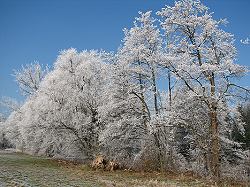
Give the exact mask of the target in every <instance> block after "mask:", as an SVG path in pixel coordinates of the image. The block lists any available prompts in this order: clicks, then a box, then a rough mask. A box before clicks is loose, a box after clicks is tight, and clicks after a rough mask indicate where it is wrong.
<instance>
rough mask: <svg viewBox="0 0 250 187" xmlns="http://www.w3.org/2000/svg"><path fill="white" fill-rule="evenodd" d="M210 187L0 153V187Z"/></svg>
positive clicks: (156, 175) (155, 175) (159, 176)
mask: <svg viewBox="0 0 250 187" xmlns="http://www.w3.org/2000/svg"><path fill="white" fill-rule="evenodd" d="M5 186H6V187H31V186H32V187H33V186H34V187H43V186H44V187H45V186H46V187H49V186H51V187H57V186H58V187H64V186H65V187H73V186H74V187H81V186H83V187H85V186H86V187H88V186H93V187H95V186H96V187H98V186H107V187H133V186H134V187H135V186H136V187H141V186H145V187H165V186H169V187H174V186H211V184H210V185H209V184H208V183H205V182H204V181H203V182H202V180H197V179H194V178H188V177H183V176H179V177H173V176H169V175H166V174H159V173H141V172H131V171H114V172H108V171H102V170H93V169H91V168H89V167H88V166H86V165H82V164H73V163H70V162H65V161H60V160H54V159H50V158H45V157H36V156H30V155H26V154H22V153H14V152H7V151H0V187H5Z"/></svg>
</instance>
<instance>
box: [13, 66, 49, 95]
mask: <svg viewBox="0 0 250 187" xmlns="http://www.w3.org/2000/svg"><path fill="white" fill-rule="evenodd" d="M48 72H49V68H48V66H45V67H43V66H42V65H40V64H39V63H38V62H35V63H34V64H27V65H25V66H22V69H21V70H14V76H15V78H16V81H17V83H18V85H19V88H20V91H21V93H22V94H23V95H31V94H33V93H34V92H36V91H37V90H38V88H39V85H40V82H41V81H42V79H43V78H44V77H45V75H46V74H47V73H48Z"/></svg>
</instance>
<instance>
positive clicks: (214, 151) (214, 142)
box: [209, 74, 220, 180]
mask: <svg viewBox="0 0 250 187" xmlns="http://www.w3.org/2000/svg"><path fill="white" fill-rule="evenodd" d="M209 81H210V86H211V90H210V91H211V97H212V101H211V104H210V120H211V124H210V128H211V150H210V151H211V161H210V165H211V171H212V176H213V178H214V179H215V180H218V179H219V177H220V171H219V168H220V167H219V157H220V145H219V144H220V143H219V129H218V125H219V124H218V118H217V104H216V103H215V101H214V98H213V97H214V96H215V80H214V74H212V76H211V78H210V79H209Z"/></svg>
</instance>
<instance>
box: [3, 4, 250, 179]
mask: <svg viewBox="0 0 250 187" xmlns="http://www.w3.org/2000/svg"><path fill="white" fill-rule="evenodd" d="M156 15H157V19H156V18H154V17H152V11H148V12H145V13H142V12H139V17H138V18H136V19H135V21H134V26H133V27H132V28H130V29H124V38H123V43H122V45H121V47H120V48H119V49H118V50H117V52H116V53H112V52H105V51H96V50H90V51H87V50H86V51H81V52H77V50H76V49H73V48H71V49H68V50H63V51H61V52H60V54H59V56H58V57H57V60H56V61H55V63H54V65H53V68H51V69H50V70H49V68H48V67H47V66H46V67H44V66H42V65H40V64H38V63H34V64H31V65H27V66H24V67H23V68H22V69H21V70H19V71H15V77H16V80H17V82H18V84H19V86H20V89H21V91H22V93H23V94H25V95H26V96H27V99H26V101H25V102H24V104H23V105H21V106H20V107H19V108H17V109H15V110H14V111H13V112H12V113H11V114H10V116H9V117H8V118H7V119H6V121H5V122H4V123H3V125H2V126H3V127H4V128H3V130H2V131H3V132H4V134H5V136H6V137H7V139H8V141H10V142H11V144H12V145H14V146H15V147H16V148H17V149H19V150H21V151H23V152H27V153H31V154H38V155H47V156H51V157H61V158H65V159H74V160H81V161H86V162H87V161H89V160H93V159H94V158H95V157H96V156H98V155H104V156H105V157H107V158H110V159H113V160H116V161H117V162H119V163H120V164H122V165H123V166H124V167H126V168H130V169H144V170H145V169H149V170H160V171H174V172H187V171H191V172H193V173H196V174H199V175H201V176H206V177H211V178H213V179H215V180H218V179H219V178H223V177H229V178H234V179H238V180H247V179H249V178H248V177H249V175H250V174H249V173H250V172H249V168H250V166H249V159H250V158H249V156H250V155H249V154H250V153H249V132H250V130H249V111H250V110H249V105H246V106H240V103H242V102H243V101H245V100H248V99H249V97H248V96H249V90H248V89H246V88H244V87H241V86H239V85H237V84H235V83H234V82H235V80H236V79H237V78H239V77H242V76H244V75H246V73H247V71H248V70H247V68H246V67H244V66H241V65H239V64H236V63H235V62H236V53H237V49H236V47H235V45H234V38H233V35H232V34H230V33H228V32H226V31H224V30H223V25H224V24H226V22H227V21H226V20H225V19H221V20H215V19H214V18H213V15H212V13H210V12H209V9H208V7H206V6H205V5H203V4H202V3H201V2H200V1H199V0H180V1H177V2H175V4H174V5H172V6H165V7H163V8H162V9H161V10H160V11H158V12H157V13H156ZM248 101H249V100H248ZM244 133H245V134H244Z"/></svg>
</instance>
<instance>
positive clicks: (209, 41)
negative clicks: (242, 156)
mask: <svg viewBox="0 0 250 187" xmlns="http://www.w3.org/2000/svg"><path fill="white" fill-rule="evenodd" d="M158 15H160V16H161V17H162V22H161V25H162V28H163V29H164V30H165V34H166V36H168V37H169V40H170V46H171V49H170V55H171V58H169V63H170V69H171V71H172V72H173V73H174V74H175V76H176V77H178V78H179V79H180V80H182V81H183V82H184V84H185V85H186V87H187V88H188V89H189V90H190V94H192V95H193V97H195V98H197V99H199V100H201V101H202V102H204V103H206V105H207V107H208V109H209V110H208V114H209V120H210V140H211V144H210V155H211V156H210V158H209V168H210V170H211V174H212V175H213V177H214V178H215V179H218V178H219V174H220V172H219V168H220V161H219V157H220V134H219V129H220V128H221V127H220V124H219V123H218V118H219V117H220V116H218V111H219V110H220V107H221V103H223V102H224V101H226V100H227V99H228V97H230V96H232V89H233V88H239V86H237V85H235V84H234V83H232V79H233V78H235V77H240V76H242V75H244V73H245V72H246V69H245V68H244V67H242V66H240V65H237V64H235V63H234V61H235V56H236V49H235V47H234V43H233V42H234V39H233V36H232V35H231V34H229V33H227V32H225V31H223V30H222V29H221V25H222V24H224V23H226V21H225V20H219V21H216V20H214V19H213V18H212V14H211V13H209V12H208V8H207V7H206V6H204V5H203V4H201V2H200V1H199V0H181V1H177V2H175V5H174V6H173V7H170V6H167V7H165V8H163V9H162V10H161V11H159V12H158ZM173 57H174V58H173ZM243 90H245V89H243Z"/></svg>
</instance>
